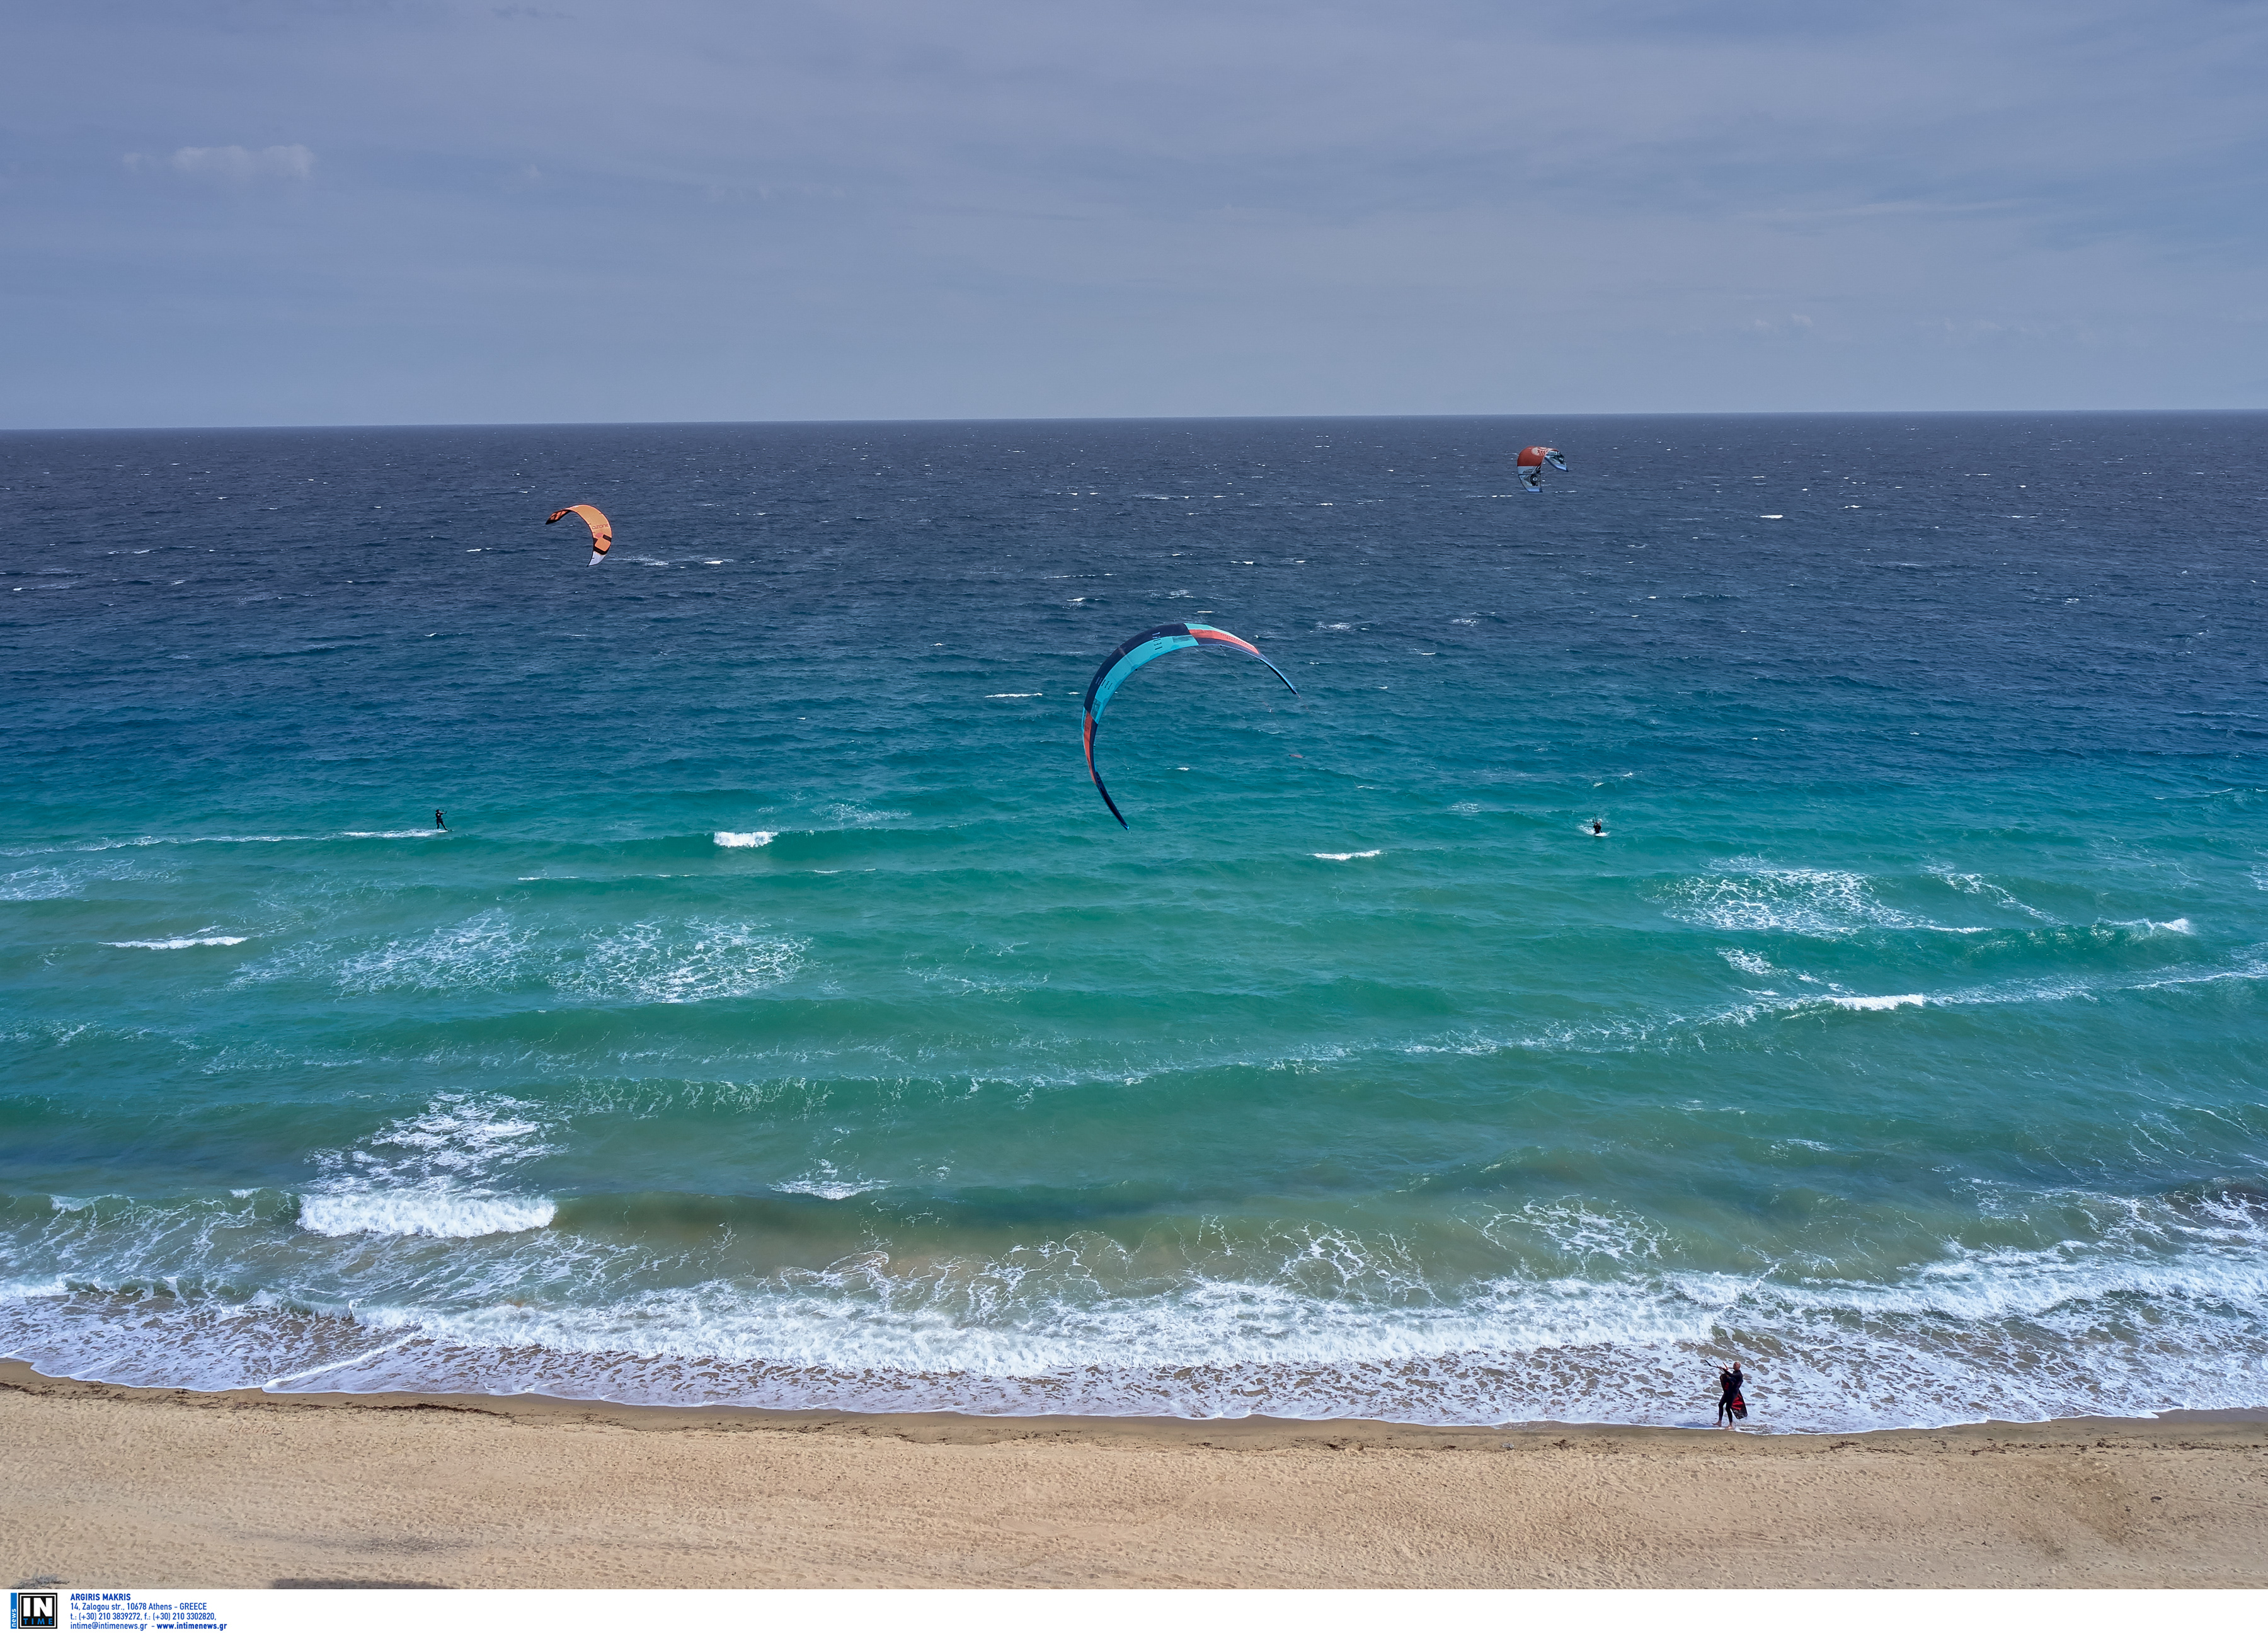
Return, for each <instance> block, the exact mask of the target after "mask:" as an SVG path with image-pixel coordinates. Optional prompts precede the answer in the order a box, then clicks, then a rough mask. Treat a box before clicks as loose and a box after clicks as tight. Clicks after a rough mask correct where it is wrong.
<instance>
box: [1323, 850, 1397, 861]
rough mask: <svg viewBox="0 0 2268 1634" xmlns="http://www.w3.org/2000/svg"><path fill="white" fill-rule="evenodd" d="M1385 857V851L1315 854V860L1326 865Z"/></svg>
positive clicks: (1325, 852)
mask: <svg viewBox="0 0 2268 1634" xmlns="http://www.w3.org/2000/svg"><path fill="white" fill-rule="evenodd" d="M1385 855H1386V853H1385V852H1384V851H1382V850H1380V851H1316V852H1314V858H1315V860H1316V861H1317V862H1324V863H1351V862H1354V861H1356V860H1357V859H1358V858H1360V857H1383V856H1385Z"/></svg>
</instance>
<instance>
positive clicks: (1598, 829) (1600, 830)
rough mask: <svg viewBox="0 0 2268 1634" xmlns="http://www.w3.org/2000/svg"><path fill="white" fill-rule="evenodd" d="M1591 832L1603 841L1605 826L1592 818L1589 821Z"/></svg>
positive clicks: (1605, 832) (1605, 834) (1605, 835)
mask: <svg viewBox="0 0 2268 1634" xmlns="http://www.w3.org/2000/svg"><path fill="white" fill-rule="evenodd" d="M1591 832H1592V833H1593V834H1594V835H1598V836H1599V837H1600V838H1601V839H1602V840H1603V839H1604V838H1606V837H1607V825H1606V824H1605V823H1603V822H1602V821H1600V820H1599V819H1597V818H1596V817H1594V818H1592V819H1591Z"/></svg>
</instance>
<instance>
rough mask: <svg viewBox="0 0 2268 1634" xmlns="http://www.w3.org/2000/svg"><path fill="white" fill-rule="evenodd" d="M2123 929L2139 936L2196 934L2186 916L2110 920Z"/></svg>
mask: <svg viewBox="0 0 2268 1634" xmlns="http://www.w3.org/2000/svg"><path fill="white" fill-rule="evenodd" d="M2110 923H2111V924H2115V925H2117V927H2118V928H2119V929H2120V930H2122V931H2133V932H2135V933H2136V934H2137V935H2139V936H2195V935H2196V934H2197V932H2196V931H2195V930H2194V929H2192V928H2191V924H2190V922H2189V920H2188V918H2187V917H2186V916H2184V917H2183V918H2179V919H2114V920H2112V921H2111V922H2110Z"/></svg>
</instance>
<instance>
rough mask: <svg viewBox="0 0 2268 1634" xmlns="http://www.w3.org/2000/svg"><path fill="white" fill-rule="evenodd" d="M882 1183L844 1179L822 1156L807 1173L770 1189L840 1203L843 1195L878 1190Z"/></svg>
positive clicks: (850, 1195)
mask: <svg viewBox="0 0 2268 1634" xmlns="http://www.w3.org/2000/svg"><path fill="white" fill-rule="evenodd" d="M883 1183H884V1182H882V1181H879V1180H848V1179H845V1178H844V1177H843V1174H841V1173H840V1171H838V1170H837V1169H836V1167H835V1166H834V1165H833V1164H832V1163H829V1162H828V1161H827V1160H826V1159H824V1158H822V1159H820V1160H819V1162H818V1163H817V1164H815V1165H814V1167H813V1168H812V1170H811V1172H810V1173H809V1174H801V1175H799V1176H797V1177H796V1178H795V1179H793V1180H784V1181H779V1182H778V1183H777V1184H776V1185H775V1186H773V1188H772V1189H773V1190H774V1191H784V1192H789V1193H792V1194H794V1195H797V1196H806V1197H824V1198H826V1199H828V1201H829V1202H831V1203H840V1202H841V1201H842V1200H843V1198H845V1197H855V1196H858V1195H860V1194H861V1193H862V1192H869V1191H880V1190H881V1189H882V1187H883Z"/></svg>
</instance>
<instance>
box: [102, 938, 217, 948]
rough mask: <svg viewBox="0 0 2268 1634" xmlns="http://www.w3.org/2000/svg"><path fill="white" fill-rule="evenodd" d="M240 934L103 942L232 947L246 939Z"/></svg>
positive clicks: (108, 944) (165, 945) (140, 944)
mask: <svg viewBox="0 0 2268 1634" xmlns="http://www.w3.org/2000/svg"><path fill="white" fill-rule="evenodd" d="M247 939H248V938H245V937H241V936H169V937H166V938H162V939H160V940H156V941H148V942H105V943H104V944H103V946H105V947H157V948H174V947H234V946H236V945H237V944H238V943H239V942H242V941H246V940H247Z"/></svg>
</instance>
